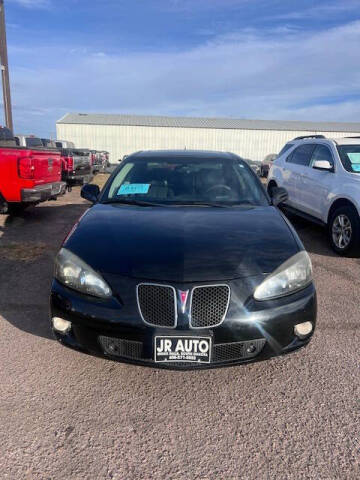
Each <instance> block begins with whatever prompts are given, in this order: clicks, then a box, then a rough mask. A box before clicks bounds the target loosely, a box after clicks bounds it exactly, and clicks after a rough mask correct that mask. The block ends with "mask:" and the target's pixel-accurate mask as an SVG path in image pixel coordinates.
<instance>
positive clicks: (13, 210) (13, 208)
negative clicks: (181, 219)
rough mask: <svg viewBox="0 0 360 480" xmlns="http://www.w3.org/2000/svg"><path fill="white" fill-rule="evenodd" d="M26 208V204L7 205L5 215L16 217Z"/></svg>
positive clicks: (27, 205)
mask: <svg viewBox="0 0 360 480" xmlns="http://www.w3.org/2000/svg"><path fill="white" fill-rule="evenodd" d="M28 207H29V204H28V203H8V208H7V214H8V215H12V216H13V217H17V216H19V215H22V214H23V213H24V212H25V210H26V209H27V208H28Z"/></svg>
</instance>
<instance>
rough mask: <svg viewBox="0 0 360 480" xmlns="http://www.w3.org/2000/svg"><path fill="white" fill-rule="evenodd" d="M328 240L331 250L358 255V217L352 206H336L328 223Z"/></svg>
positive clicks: (359, 251) (359, 226)
mask: <svg viewBox="0 0 360 480" xmlns="http://www.w3.org/2000/svg"><path fill="white" fill-rule="evenodd" d="M328 229H329V232H328V233H329V240H330V244H331V247H332V249H333V250H335V252H336V253H338V254H339V255H343V256H351V255H355V256H359V253H360V248H359V247H360V245H359V243H360V219H359V215H358V213H357V211H356V210H355V208H354V207H351V206H345V207H340V208H338V209H337V210H336V211H335V212H334V213H333V214H332V216H331V218H330V222H329V225H328Z"/></svg>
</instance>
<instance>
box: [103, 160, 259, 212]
mask: <svg viewBox="0 0 360 480" xmlns="http://www.w3.org/2000/svg"><path fill="white" fill-rule="evenodd" d="M129 198H134V199H136V200H146V201H152V202H157V203H166V204H186V205H189V204H197V203H206V202H207V203H209V202H216V203H221V204H224V205H228V204H234V205H236V204H251V205H268V199H267V198H266V195H265V192H264V189H263V188H262V186H261V184H260V182H259V180H258V179H257V177H256V176H255V175H254V173H253V171H252V170H251V169H250V168H249V166H248V165H247V164H246V163H245V162H243V161H242V160H241V159H238V161H237V160H236V161H229V160H228V159H224V158H221V157H220V158H216V159H210V160H207V159H198V158H191V157H190V158H188V157H185V158H178V157H177V158H174V159H171V158H161V159H156V158H154V159H142V158H140V159H131V158H129V159H128V160H126V161H124V162H123V164H122V166H121V167H120V169H119V170H118V172H117V174H116V175H115V176H114V177H113V179H112V182H110V184H109V186H108V188H107V190H106V191H105V192H104V196H103V201H121V200H122V199H129Z"/></svg>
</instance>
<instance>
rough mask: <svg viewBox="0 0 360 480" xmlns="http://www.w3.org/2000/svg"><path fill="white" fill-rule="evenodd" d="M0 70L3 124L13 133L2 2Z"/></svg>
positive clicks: (0, 7)
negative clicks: (3, 113) (3, 112)
mask: <svg viewBox="0 0 360 480" xmlns="http://www.w3.org/2000/svg"><path fill="white" fill-rule="evenodd" d="M0 68H1V78H2V87H3V96H4V111H5V124H6V126H7V127H8V128H10V130H11V131H13V130H14V128H13V127H14V125H13V119H12V108H11V94H10V79H9V64H8V54H7V42H6V28H5V7H4V0H0Z"/></svg>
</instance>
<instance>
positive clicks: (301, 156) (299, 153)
mask: <svg viewBox="0 0 360 480" xmlns="http://www.w3.org/2000/svg"><path fill="white" fill-rule="evenodd" d="M314 147H315V145H314V144H311V143H307V144H305V145H300V146H299V147H297V148H295V150H294V151H293V152H292V153H291V154H290V155H289V156H288V158H287V160H286V161H287V162H289V163H295V164H296V165H303V166H304V167H308V166H309V165H310V159H311V155H312V152H313V150H314Z"/></svg>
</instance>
